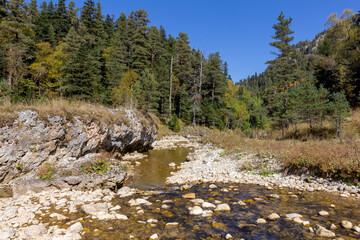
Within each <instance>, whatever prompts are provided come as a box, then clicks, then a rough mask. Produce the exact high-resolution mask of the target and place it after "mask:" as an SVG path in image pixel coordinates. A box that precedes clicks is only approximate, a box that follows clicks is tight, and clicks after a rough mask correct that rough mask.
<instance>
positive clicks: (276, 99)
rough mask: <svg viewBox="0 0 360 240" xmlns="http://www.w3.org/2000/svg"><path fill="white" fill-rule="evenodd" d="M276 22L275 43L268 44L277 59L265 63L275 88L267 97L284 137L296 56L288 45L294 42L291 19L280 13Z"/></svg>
mask: <svg viewBox="0 0 360 240" xmlns="http://www.w3.org/2000/svg"><path fill="white" fill-rule="evenodd" d="M277 20H278V23H277V24H274V26H273V28H274V29H275V35H274V36H272V38H273V39H274V40H275V41H274V42H272V43H270V45H271V46H273V47H275V48H277V50H278V52H277V53H275V55H276V56H277V58H276V59H274V60H271V61H268V62H267V63H268V64H270V69H271V71H272V75H273V76H274V78H275V86H274V89H273V90H272V93H271V94H270V96H269V98H270V100H269V101H270V111H271V113H272V115H273V118H274V120H275V121H276V123H277V125H278V126H279V127H281V128H282V130H283V135H284V130H285V129H284V128H286V127H287V126H288V125H289V123H290V122H289V121H290V119H288V118H287V111H288V107H289V105H288V91H289V89H290V86H291V84H292V83H293V82H294V80H295V79H296V75H295V74H296V72H297V71H296V68H297V65H296V60H297V59H298V55H297V53H296V52H295V51H294V49H293V48H292V47H291V45H290V42H291V41H293V40H294V37H292V36H291V35H292V34H293V33H294V32H293V31H292V30H290V25H291V22H292V18H291V17H290V18H288V19H286V18H285V15H284V13H283V12H281V14H280V16H279V17H278V18H277Z"/></svg>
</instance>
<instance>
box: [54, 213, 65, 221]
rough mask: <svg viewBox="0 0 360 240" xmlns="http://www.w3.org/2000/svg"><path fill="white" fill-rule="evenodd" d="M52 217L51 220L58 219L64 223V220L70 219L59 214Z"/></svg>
mask: <svg viewBox="0 0 360 240" xmlns="http://www.w3.org/2000/svg"><path fill="white" fill-rule="evenodd" d="M50 217H51V218H56V219H57V220H58V221H63V220H66V219H68V217H66V216H64V215H61V214H58V213H52V214H50Z"/></svg>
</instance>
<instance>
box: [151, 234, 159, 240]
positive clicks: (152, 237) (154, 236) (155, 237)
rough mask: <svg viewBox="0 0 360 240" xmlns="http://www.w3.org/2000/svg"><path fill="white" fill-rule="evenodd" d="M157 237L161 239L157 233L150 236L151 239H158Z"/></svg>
mask: <svg viewBox="0 0 360 240" xmlns="http://www.w3.org/2000/svg"><path fill="white" fill-rule="evenodd" d="M156 239H159V236H158V235H157V234H156V233H155V234H153V235H151V237H150V238H149V240H156Z"/></svg>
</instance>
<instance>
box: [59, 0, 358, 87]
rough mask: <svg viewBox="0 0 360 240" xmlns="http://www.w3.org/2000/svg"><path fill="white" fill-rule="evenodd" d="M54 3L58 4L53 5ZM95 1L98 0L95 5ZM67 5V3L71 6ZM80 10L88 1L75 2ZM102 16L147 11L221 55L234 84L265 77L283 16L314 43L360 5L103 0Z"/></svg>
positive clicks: (353, 0)
mask: <svg viewBox="0 0 360 240" xmlns="http://www.w3.org/2000/svg"><path fill="white" fill-rule="evenodd" d="M53 1H54V3H56V2H57V0H53ZM95 1H96V0H95ZM67 2H69V1H67ZM75 2H76V5H77V6H81V5H82V3H83V2H84V0H75ZM100 2H101V4H102V6H103V12H104V14H107V13H109V14H110V15H114V16H115V18H117V17H119V16H120V13H121V12H125V13H126V15H128V14H129V13H130V12H131V11H135V10H137V9H140V8H144V9H146V10H147V11H148V13H149V18H150V20H151V21H152V23H151V25H156V26H157V27H159V26H160V25H163V27H164V28H165V30H166V32H167V33H168V34H171V35H172V36H175V37H176V36H177V35H178V33H179V32H185V33H187V34H188V35H189V38H190V45H191V47H193V48H195V49H198V48H199V49H201V50H203V51H204V52H205V53H206V54H209V53H213V52H220V55H221V57H222V59H223V60H226V61H227V62H228V64H229V73H230V74H231V76H232V78H233V80H234V81H236V82H237V81H239V80H240V79H242V78H245V77H247V76H248V75H252V74H254V73H255V72H258V73H261V72H262V71H264V70H265V68H266V65H265V64H264V63H265V62H266V61H267V60H270V59H272V58H274V56H273V55H272V54H271V51H273V49H272V47H270V46H269V42H271V41H272V39H271V36H272V35H273V33H274V31H273V29H272V26H273V24H274V23H276V18H277V17H278V16H279V15H280V12H281V11H284V13H285V16H286V17H288V16H291V17H292V18H293V24H292V27H291V28H292V30H294V31H295V34H294V37H295V41H294V43H295V42H298V41H301V40H306V39H309V40H311V39H313V38H314V37H315V35H316V34H317V33H319V32H320V31H322V30H323V29H324V27H323V24H324V23H325V21H326V19H327V17H328V16H329V15H330V14H331V13H335V12H336V13H341V12H342V11H343V10H344V9H346V8H350V9H352V10H354V11H355V12H358V11H359V10H360V0H301V1H294V0H272V1H270V0H253V1H251V0H247V1H241V0H222V1H221V0H122V1H121V0H100Z"/></svg>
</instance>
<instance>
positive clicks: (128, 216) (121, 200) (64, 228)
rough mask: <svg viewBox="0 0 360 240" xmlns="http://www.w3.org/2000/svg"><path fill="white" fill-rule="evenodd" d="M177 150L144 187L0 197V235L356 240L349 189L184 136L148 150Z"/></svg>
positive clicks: (354, 196)
mask: <svg viewBox="0 0 360 240" xmlns="http://www.w3.org/2000/svg"><path fill="white" fill-rule="evenodd" d="M177 146H181V147H187V148H189V147H191V148H192V149H193V153H190V154H189V155H188V157H187V161H186V162H184V163H182V164H180V165H179V163H176V164H175V165H174V166H173V165H172V163H170V164H168V165H170V166H169V168H170V169H173V174H172V175H171V176H169V177H168V179H167V183H168V185H166V186H165V185H164V186H162V187H161V186H160V187H157V188H156V189H153V190H146V191H141V190H138V189H130V188H128V187H123V188H121V189H120V190H118V191H115V192H114V191H111V190H109V189H97V190H95V191H94V190H92V191H81V190H77V189H66V188H64V189H61V190H50V191H45V192H40V193H35V192H31V191H30V192H28V193H27V194H26V195H22V196H17V197H16V198H13V197H12V198H5V199H0V231H1V232H0V239H247V240H248V239H317V238H318V239H323V238H325V237H326V238H327V237H329V238H330V239H359V237H360V235H359V234H360V225H359V224H360V217H359V215H360V201H359V199H358V198H359V189H358V188H355V187H350V186H347V185H345V184H343V183H339V182H335V181H331V180H329V179H320V178H313V177H309V176H306V175H303V176H291V175H290V176H287V175H286V174H285V172H284V169H283V167H282V166H281V164H279V162H278V161H276V159H273V158H268V159H266V158H260V157H258V156H255V155H251V154H245V153H244V154H242V155H240V156H239V155H238V156H225V155H224V152H223V150H221V149H217V148H215V147H214V146H212V145H202V144H200V143H197V142H194V141H193V140H189V138H185V137H179V136H176V137H167V138H165V139H164V140H162V141H157V142H155V143H154V148H155V149H157V151H162V150H164V149H169V148H170V149H174V148H176V147H177ZM144 156H145V159H144ZM141 159H144V160H141ZM123 160H124V161H135V162H136V161H139V163H140V165H137V164H135V168H136V165H137V166H141V165H143V164H144V163H141V161H148V159H146V155H142V154H132V155H127V156H126V157H124V159H123ZM169 162H170V161H169ZM144 165H145V164H144ZM264 173H267V174H264ZM265 175H266V176H265Z"/></svg>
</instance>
